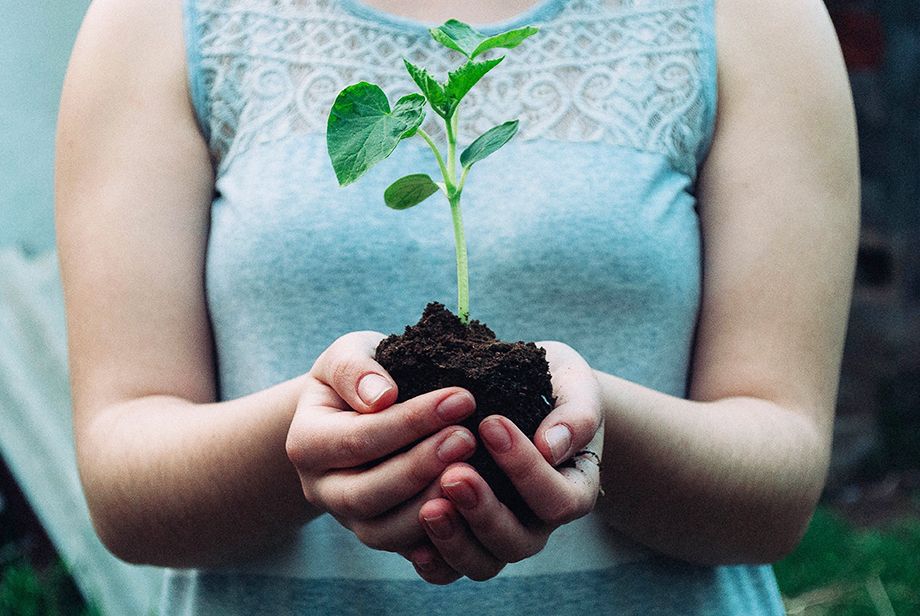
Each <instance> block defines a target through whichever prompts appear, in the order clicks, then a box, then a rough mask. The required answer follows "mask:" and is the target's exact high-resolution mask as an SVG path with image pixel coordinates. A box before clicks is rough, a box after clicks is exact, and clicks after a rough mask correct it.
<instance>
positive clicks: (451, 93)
mask: <svg viewBox="0 0 920 616" xmlns="http://www.w3.org/2000/svg"><path fill="white" fill-rule="evenodd" d="M502 60H504V57H501V58H497V59H495V60H486V61H484V62H473V61H472V60H470V61H469V62H467V63H466V64H464V65H463V66H460V67H459V68H457V69H456V70H454V71H451V72H450V73H448V75H447V84H446V85H445V86H444V90H445V91H446V93H447V96H448V97H449V98H450V99H451V100H452V101H453V102H454V103H459V102H460V99H462V98H463V97H464V96H466V93H467V92H469V91H470V89H471V88H472V87H473V86H475V85H476V83H477V82H478V81H479V80H480V79H482V76H483V75H485V74H486V73H488V72H489V71H491V70H492V69H493V68H495V66H496V65H498V63H499V62H501V61H502Z"/></svg>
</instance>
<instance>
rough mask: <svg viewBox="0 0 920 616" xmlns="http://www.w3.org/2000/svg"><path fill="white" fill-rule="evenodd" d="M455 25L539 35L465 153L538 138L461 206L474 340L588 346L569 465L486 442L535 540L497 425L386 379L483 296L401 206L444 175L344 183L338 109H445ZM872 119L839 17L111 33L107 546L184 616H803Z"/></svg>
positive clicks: (545, 435) (88, 162)
mask: <svg viewBox="0 0 920 616" xmlns="http://www.w3.org/2000/svg"><path fill="white" fill-rule="evenodd" d="M448 18H457V19H460V20H461V21H465V22H468V23H474V24H486V25H483V26H477V29H479V30H481V31H483V32H484V33H486V34H490V33H494V32H498V31H501V30H504V29H508V28H511V27H518V26H522V25H527V24H531V23H532V24H535V25H539V26H540V27H541V32H540V34H539V35H537V36H534V37H532V38H531V39H529V40H528V41H527V42H525V43H524V45H523V46H522V47H521V48H520V49H517V50H514V51H513V52H509V53H508V57H507V58H506V59H505V60H504V61H503V63H502V64H501V65H500V66H499V67H498V68H496V69H495V70H494V71H493V73H491V74H490V75H489V76H487V77H486V78H485V79H484V80H483V82H481V84H480V85H478V86H477V90H476V92H477V93H479V92H481V94H477V95H476V96H477V97H478V98H473V95H472V94H471V98H473V100H472V101H471V102H469V103H467V102H464V105H466V107H464V109H463V116H462V118H463V120H462V121H463V122H465V123H464V124H463V125H462V126H461V130H460V133H461V137H463V138H468V137H469V136H470V135H475V134H478V133H477V131H478V132H481V131H482V129H483V128H488V127H489V126H492V125H494V124H497V123H500V122H502V121H505V120H508V119H513V118H514V117H520V119H521V126H522V128H521V132H520V134H519V135H518V136H517V137H516V138H515V140H514V141H512V142H511V143H509V144H508V145H507V146H505V148H503V150H502V151H501V152H499V153H497V154H495V155H494V156H493V157H490V159H489V160H488V161H486V162H482V163H479V164H478V165H477V169H476V170H475V172H474V173H473V174H471V177H470V181H469V182H468V185H467V188H466V189H465V193H464V194H465V202H466V204H467V206H466V208H467V210H466V215H467V226H468V229H467V233H468V236H469V238H470V259H471V286H472V289H473V296H474V297H473V300H472V301H473V317H474V318H478V319H480V320H483V321H486V322H488V323H489V325H490V326H491V327H492V328H493V329H495V330H496V331H497V332H498V334H499V336H501V337H503V338H506V339H539V338H545V339H547V340H550V341H554V342H546V343H541V344H542V345H543V346H544V347H545V348H546V349H547V352H548V358H549V359H550V364H551V371H552V373H553V378H554V388H555V391H556V395H557V397H558V398H559V402H558V404H557V407H556V409H555V410H554V412H553V413H552V414H551V415H550V416H549V417H548V418H547V419H546V420H545V421H544V423H543V424H542V425H541V428H540V430H539V431H538V432H537V435H536V437H535V439H534V443H535V444H531V443H529V442H528V441H527V440H526V439H525V438H524V437H523V436H522V435H521V434H520V432H518V431H517V430H516V428H514V426H513V424H511V423H510V422H508V421H507V420H506V419H502V418H490V419H487V420H486V421H484V422H483V424H482V425H481V426H480V434H481V436H482V437H483V440H484V442H485V445H486V447H487V448H488V449H489V450H490V452H491V453H492V454H493V456H494V457H496V459H497V460H498V462H499V464H500V465H502V467H503V468H504V469H505V470H506V472H507V473H508V475H509V476H510V477H511V478H512V480H513V481H514V483H515V485H516V486H517V488H518V490H519V491H520V492H521V494H522V495H523V496H524V498H525V500H526V501H527V502H528V504H529V505H530V506H531V508H532V509H533V510H534V511H535V513H536V514H537V516H538V518H539V521H538V522H536V523H533V524H527V525H523V524H521V523H520V522H519V521H518V520H517V519H516V518H515V517H514V516H513V514H511V513H510V512H509V511H508V510H507V509H505V508H504V507H503V506H502V505H500V504H499V503H498V501H497V500H496V499H495V498H494V496H493V495H492V493H491V490H490V489H489V487H488V486H487V485H486V484H485V482H483V481H482V479H481V478H480V477H479V476H478V475H477V474H476V472H475V471H474V470H472V468H471V467H469V466H468V465H465V464H464V463H463V460H465V459H466V458H467V457H468V456H469V455H470V454H471V452H472V449H473V447H475V443H474V441H473V438H472V434H470V433H469V432H468V431H467V430H465V429H464V428H460V427H458V426H456V423H457V422H458V421H460V420H461V419H462V418H464V417H466V416H468V415H469V414H470V413H471V412H472V410H473V407H474V405H475V400H473V399H472V397H471V396H470V395H469V394H468V393H466V392H464V391H463V390H460V389H457V388H451V389H447V390H441V391H437V392H432V393H430V394H427V395H424V396H420V397H419V398H416V399H413V400H410V401H407V402H405V403H402V404H394V401H395V399H396V395H397V391H396V388H395V385H394V384H393V382H392V380H391V379H390V378H389V375H387V374H386V372H385V371H383V370H382V369H381V368H380V367H379V365H377V364H376V362H374V361H373V359H372V357H373V348H374V346H375V344H376V342H377V341H378V340H379V339H380V337H381V336H382V334H379V333H370V331H368V330H374V331H378V332H391V331H397V330H398V329H399V328H401V327H402V326H403V325H405V324H407V323H409V322H411V321H412V320H414V318H415V317H417V315H418V314H419V312H420V311H421V308H422V306H423V305H424V303H425V302H427V301H428V300H431V299H442V300H443V299H444V298H447V297H449V290H448V289H449V287H450V285H451V278H452V273H451V269H450V268H451V266H450V262H451V259H452V253H451V248H450V240H449V236H448V235H447V234H449V233H450V231H449V228H448V225H449V223H446V222H445V220H446V219H445V218H443V216H445V214H444V211H443V210H444V209H445V208H441V209H440V210H439V209H438V208H437V207H435V206H433V205H428V206H426V207H425V208H414V209H413V210H411V211H409V212H404V213H399V214H394V213H391V212H388V211H385V210H386V208H384V207H383V206H382V204H380V194H381V192H382V188H383V187H385V186H386V184H387V183H388V182H389V181H392V180H393V179H395V178H396V177H399V176H398V175H395V173H396V172H397V170H398V171H404V170H405V169H412V170H413V171H424V170H425V165H431V164H433V163H431V162H430V161H429V159H428V158H427V156H429V155H430V153H427V154H426V152H425V145H424V144H423V143H421V142H420V143H418V144H415V143H413V142H407V143H406V144H405V145H403V146H400V149H399V150H398V151H397V153H394V155H393V156H392V157H391V159H389V160H388V161H386V163H384V164H381V165H379V166H378V167H377V168H375V169H374V170H373V171H372V172H371V173H369V174H368V176H366V178H365V179H362V181H361V182H360V183H358V184H356V185H354V186H352V187H349V188H347V189H338V188H336V187H335V182H334V176H333V173H332V169H331V166H330V165H329V163H328V160H327V157H326V154H325V140H324V127H325V117H326V114H327V113H328V109H329V106H330V105H331V102H332V100H333V99H334V97H335V94H336V93H337V92H338V90H339V89H341V87H342V86H344V85H347V84H348V83H352V82H356V81H360V80H362V79H366V80H368V81H372V82H376V83H380V84H381V85H383V86H384V90H385V91H387V92H388V93H390V95H391V96H394V95H395V94H396V93H397V92H399V93H402V91H409V90H410V89H411V88H412V84H411V81H409V78H408V76H407V75H405V73H404V71H403V68H402V64H401V60H400V58H401V57H403V56H405V57H408V58H409V59H410V60H412V61H413V62H415V63H417V64H424V65H426V66H429V67H430V68H432V70H433V72H435V74H437V75H439V78H441V79H443V78H444V75H445V74H446V71H447V70H449V69H450V68H451V64H450V62H453V61H455V59H456V57H451V56H449V55H448V54H446V53H445V52H444V51H443V49H440V48H439V47H438V46H437V45H436V44H434V43H433V42H432V41H431V40H430V38H429V37H428V33H427V25H428V24H430V23H440V22H443V21H444V20H446V19H448ZM851 107H852V106H851V101H850V96H849V91H848V87H847V81H846V73H845V70H844V67H843V64H842V61H841V59H840V54H839V51H838V49H837V46H836V41H835V39H834V35H833V30H832V28H831V25H830V23H829V20H828V19H827V16H826V14H825V12H824V9H823V6H822V5H821V3H820V2H818V0H808V1H806V2H801V1H799V0H767V1H759V2H753V1H751V0H723V1H721V2H719V3H717V4H716V5H715V6H713V4H712V2H710V1H708V0H649V1H644V0H643V1H639V0H633V1H623V2H606V1H604V0H579V1H573V0H538V1H537V2H536V3H535V4H534V2H533V1H532V0H522V1H521V2H511V1H503V2H486V1H485V0H474V1H468V2H463V3H455V2H450V1H447V0H439V1H436V2H408V1H402V0H372V1H370V2H369V3H367V4H365V3H363V2H361V0H291V1H289V2H274V1H270V0H249V1H246V0H189V1H187V2H184V3H182V4H181V6H180V3H179V2H178V0H96V2H95V3H94V4H93V5H92V6H91V8H90V11H89V13H88V15H87V18H86V20H85V23H84V26H83V29H82V31H81V34H80V36H79V38H78V41H77V44H76V47H75V50H74V53H73V59H72V61H71V65H70V68H69V72H68V77H67V80H66V84H65V88H64V93H63V99H62V104H61V116H60V125H59V136H58V152H57V155H58V165H57V179H56V182H57V221H58V234H59V250H60V259H61V268H62V277H63V282H64V287H65V297H66V303H67V312H68V324H69V338H70V351H71V372H72V382H73V402H74V427H75V434H76V441H77V451H78V459H79V465H80V472H81V477H82V480H83V483H84V488H85V492H86V495H87V499H88V502H89V505H90V509H91V512H92V515H93V520H94V524H95V526H96V529H97V532H98V533H99V535H100V537H101V538H102V539H103V541H104V542H105V543H106V545H107V546H108V547H109V548H110V549H111V550H112V551H113V553H115V554H116V555H117V556H119V557H121V558H123V559H125V560H127V561H130V562H138V563H148V564H155V565H160V566H165V567H171V568H173V570H172V572H171V573H170V574H169V575H168V576H167V584H166V587H165V595H164V608H163V611H164V613H167V614H173V613H201V614H207V613H221V614H227V613H240V614H251V613H259V612H261V611H264V612H265V613H271V614H278V613H300V612H308V613H330V614H331V613H336V614H340V613H361V614H369V613H432V612H434V613H437V612H438V610H440V611H443V612H445V613H455V612H460V611H465V612H473V613H489V614H501V613H509V614H510V613H514V614H520V613H522V612H524V611H525V610H529V611H535V612H537V613H562V612H570V611H572V610H576V609H581V610H591V611H593V612H595V613H610V614H629V613H639V612H650V613H660V614H704V613H719V614H779V613H782V606H781V604H780V602H779V598H778V592H777V590H776V586H775V581H774V579H773V578H772V574H771V572H770V569H769V567H768V566H764V565H762V563H770V562H773V561H775V560H777V559H779V558H781V557H782V556H783V555H784V554H786V553H788V552H789V551H790V550H791V549H792V548H793V547H794V546H795V544H796V543H797V541H798V539H799V537H800V536H801V533H802V532H803V531H804V529H805V527H806V525H807V523H808V520H809V519H810V515H811V513H812V511H813V508H814V505H815V503H816V501H817V498H818V496H819V494H820V492H821V489H822V486H823V482H824V479H825V474H826V469H827V464H828V457H829V449H830V434H831V426H832V418H833V408H834V401H835V395H836V387H837V378H838V371H839V362H840V356H841V349H842V342H843V336H844V329H845V323H846V315H847V308H848V303H849V292H850V285H851V282H850V281H851V276H852V269H853V262H854V254H855V245H856V241H857V231H858V168H857V155H856V144H855V137H854V132H855V131H854V126H853V118H852V108H851ZM416 210H417V211H416ZM439 216H442V218H439ZM556 341H557V342H556ZM416 442H417V444H416V445H415V446H414V447H412V448H411V449H408V450H407V451H404V452H403V453H401V454H400V455H397V456H393V457H391V458H388V459H387V460H386V461H385V462H382V463H379V464H370V463H371V462H374V461H377V460H379V459H381V458H384V457H385V456H386V455H387V454H390V453H392V452H395V451H398V450H401V449H402V448H403V447H405V446H407V445H411V444H413V443H416ZM586 448H589V449H591V450H592V451H594V452H596V453H597V460H595V459H594V457H592V456H585V455H582V456H580V457H578V458H577V469H565V468H560V469H558V470H557V466H558V464H559V463H560V462H562V461H565V460H567V459H569V458H570V457H572V456H573V455H574V454H575V453H576V452H581V451H583V450H584V449H586ZM601 457H602V458H603V473H600V470H599V468H598V465H597V464H596V463H595V462H597V461H599V459H600V458H601ZM598 493H600V494H602V495H601V496H599V497H598ZM327 514H328V515H327ZM407 561H409V562H411V565H410V564H409V562H407ZM508 563H514V564H508ZM506 565H507V566H506ZM460 578H467V579H460ZM470 580H478V581H484V580H489V581H488V582H486V583H484V584H474V583H473V582H471V581H470Z"/></svg>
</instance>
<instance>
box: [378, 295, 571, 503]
mask: <svg viewBox="0 0 920 616" xmlns="http://www.w3.org/2000/svg"><path fill="white" fill-rule="evenodd" d="M376 359H377V362H378V363H380V364H381V365H382V366H383V367H384V369H386V370H387V372H389V373H390V376H392V377H393V379H394V380H395V381H396V384H397V386H398V387H399V399H398V401H399V402H402V401H404V400H408V399H410V398H414V397H415V396H418V395H420V394H423V393H427V392H430V391H434V390H436V389H441V388H443V387H463V388H464V389H466V390H468V391H469V392H470V393H471V394H473V397H474V398H475V399H476V411H475V413H473V415H472V416H471V417H469V418H468V419H467V420H465V421H464V422H463V423H462V425H463V426H465V427H466V428H468V429H469V430H470V431H471V432H472V433H473V434H475V435H476V439H477V442H478V443H477V444H478V446H477V448H476V453H475V454H474V455H473V457H472V458H471V459H470V460H468V462H469V463H470V464H471V465H473V466H474V467H475V468H476V470H477V471H478V472H479V474H480V475H481V476H482V478H483V479H485V480H486V481H487V482H488V484H489V486H490V487H491V488H492V490H493V491H494V492H495V494H496V496H498V498H499V499H500V500H501V501H502V502H503V503H505V505H507V506H508V507H509V508H510V509H511V510H512V511H513V512H514V513H515V514H516V515H517V516H518V517H519V518H521V519H522V520H526V519H528V518H530V517H532V515H533V514H532V512H531V511H530V509H529V508H528V507H527V505H526V503H524V500H523V498H521V496H520V494H518V492H517V490H515V488H514V486H513V485H512V484H511V481H510V480H509V479H508V477H507V476H506V475H505V474H504V472H503V471H502V470H501V469H500V468H499V467H498V465H497V464H496V463H495V461H494V460H492V457H491V456H490V455H489V453H488V451H487V450H486V448H485V446H484V445H483V444H482V441H481V440H479V429H478V428H479V424H480V422H481V421H482V420H483V419H485V418H486V417H488V416H490V415H504V416H505V417H508V418H509V419H511V420H512V421H513V422H514V423H515V424H516V425H517V426H518V427H519V428H520V429H521V431H522V432H523V433H524V434H526V435H527V437H528V438H530V439H533V437H534V434H535V433H536V431H537V428H538V427H539V425H540V422H542V421H543V419H544V418H545V417H546V416H547V415H548V414H549V412H550V411H551V410H552V409H553V407H554V406H555V398H554V397H553V386H552V383H551V381H550V374H549V364H548V363H547V361H546V351H544V350H543V349H541V348H539V347H537V346H536V345H535V344H533V343H532V342H527V343H525V342H516V343H508V342H502V341H500V340H497V339H496V337H495V333H494V332H493V331H492V330H491V329H489V328H488V327H486V326H485V325H484V324H482V323H480V322H479V321H470V323H469V325H468V326H467V325H464V324H463V322H462V321H460V319H459V318H458V317H457V316H455V315H454V314H453V313H451V312H450V311H449V310H447V309H446V308H445V307H444V305H443V304H439V303H436V302H432V303H430V304H428V306H427V307H426V308H425V311H424V313H423V315H422V318H421V320H420V321H419V322H418V323H417V324H416V325H412V326H408V327H406V331H405V333H403V334H402V335H396V334H393V335H391V336H389V337H387V338H385V339H384V340H383V341H381V342H380V345H379V346H378V347H377V356H376Z"/></svg>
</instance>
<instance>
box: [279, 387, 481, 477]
mask: <svg viewBox="0 0 920 616" xmlns="http://www.w3.org/2000/svg"><path fill="white" fill-rule="evenodd" d="M301 404H302V405H309V404H310V401H305V400H304V399H302V400H301ZM475 408H476V402H475V400H473V396H472V395H470V393H469V392H467V391H466V390H463V389H459V388H456V387H453V388H448V389H441V390H438V391H435V392H431V393H428V394H424V395H421V396H418V397H416V398H413V399H411V400H407V401H406V402H402V403H400V404H396V405H393V406H391V407H389V408H387V409H385V410H383V411H380V412H378V413H368V414H360V413H354V412H349V411H337V410H334V409H330V408H328V407H315V408H304V409H301V408H298V412H297V413H296V414H295V416H294V419H293V421H292V422H291V428H290V430H289V432H288V441H287V447H288V457H289V458H290V459H291V461H292V462H293V463H294V465H295V466H296V467H297V469H298V470H300V471H301V472H302V473H306V474H318V473H319V472H321V471H325V470H328V469H335V468H338V469H345V468H354V467H359V466H363V465H366V464H370V463H372V462H375V461H377V460H379V459H381V458H385V457H387V456H390V455H392V454H393V453H394V452H397V451H400V450H402V449H404V448H406V447H408V446H410V445H412V444H413V443H415V442H418V441H420V440H422V439H424V438H426V437H428V436H430V435H432V434H434V433H436V432H438V431H440V430H442V429H444V428H445V427H449V426H452V425H455V424H456V423H458V422H459V421H461V420H463V419H465V418H467V417H469V416H470V415H471V414H472V413H473V411H474V410H475ZM442 470H443V469H442Z"/></svg>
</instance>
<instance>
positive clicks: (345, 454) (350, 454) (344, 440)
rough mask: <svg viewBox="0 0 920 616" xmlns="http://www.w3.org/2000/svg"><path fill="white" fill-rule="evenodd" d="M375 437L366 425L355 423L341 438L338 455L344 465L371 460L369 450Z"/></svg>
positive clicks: (355, 464)
mask: <svg viewBox="0 0 920 616" xmlns="http://www.w3.org/2000/svg"><path fill="white" fill-rule="evenodd" d="M373 442H374V441H373V437H372V435H371V434H370V433H369V432H368V430H367V429H366V428H364V427H361V426H358V425H355V426H353V427H352V429H350V430H348V431H346V432H345V433H344V434H343V435H342V436H341V438H340V440H339V445H338V454H337V455H338V456H340V457H341V458H342V462H341V463H342V465H343V466H357V465H359V464H364V463H365V462H369V461H370V460H369V459H368V456H369V455H370V454H369V452H370V451H371V450H372V447H373Z"/></svg>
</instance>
